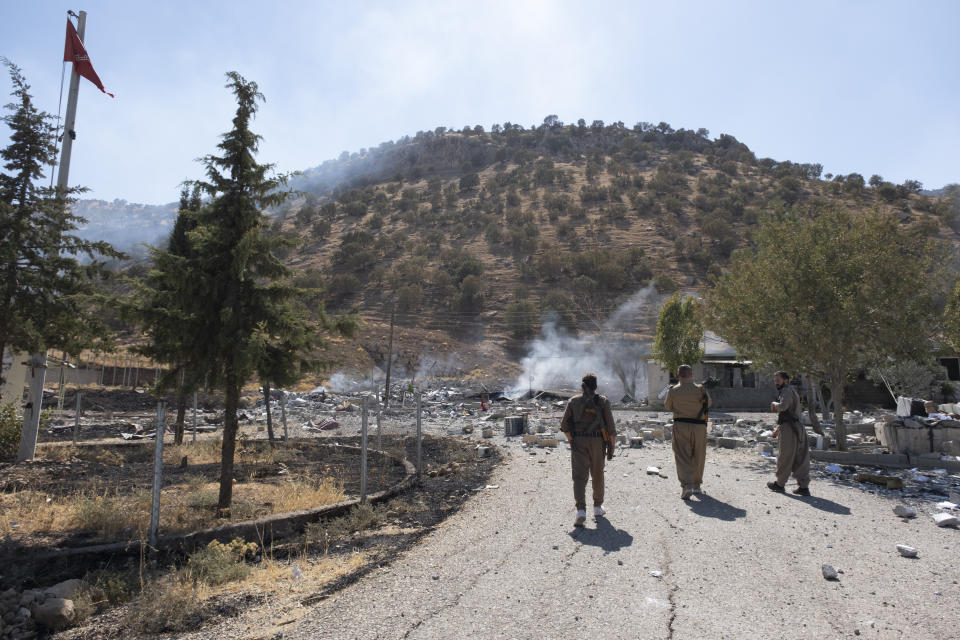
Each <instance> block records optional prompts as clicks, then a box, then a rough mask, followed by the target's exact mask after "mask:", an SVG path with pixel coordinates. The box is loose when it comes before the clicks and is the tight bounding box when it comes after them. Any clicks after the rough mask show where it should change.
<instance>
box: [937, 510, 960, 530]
mask: <svg viewBox="0 0 960 640" xmlns="http://www.w3.org/2000/svg"><path fill="white" fill-rule="evenodd" d="M933 521H934V522H936V523H937V526H938V527H955V526H957V525H958V524H960V518H957V516H954V515H951V514H949V513H935V514H933Z"/></svg>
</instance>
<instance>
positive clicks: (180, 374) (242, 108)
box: [141, 72, 316, 517]
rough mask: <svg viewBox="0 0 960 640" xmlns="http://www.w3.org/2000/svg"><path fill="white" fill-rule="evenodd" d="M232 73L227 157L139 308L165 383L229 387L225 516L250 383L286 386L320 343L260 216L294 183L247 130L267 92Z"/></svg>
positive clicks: (209, 165) (216, 160) (208, 160)
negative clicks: (262, 379)
mask: <svg viewBox="0 0 960 640" xmlns="http://www.w3.org/2000/svg"><path fill="white" fill-rule="evenodd" d="M227 77H228V79H229V82H228V84H227V87H228V88H230V89H232V91H233V93H234V94H235V96H236V100H237V111H236V116H235V117H234V119H233V129H231V130H230V131H229V132H228V133H226V134H224V135H223V138H222V141H221V142H220V144H219V145H218V148H219V149H220V152H221V154H220V155H210V156H207V157H205V158H204V159H203V164H204V166H205V168H206V176H207V180H206V181H198V182H196V183H195V185H196V187H197V188H198V189H199V191H200V193H201V194H202V195H204V196H206V199H205V201H204V202H202V203H201V204H200V206H199V207H198V209H197V210H196V211H191V210H190V207H189V206H188V207H187V210H186V211H185V212H182V213H184V217H183V220H182V221H181V222H182V224H181V225H179V227H178V229H177V230H175V232H174V233H173V234H172V236H171V242H170V247H168V249H167V250H166V251H155V259H156V268H155V270H154V272H153V273H152V274H151V277H150V279H149V282H148V285H149V288H150V292H149V295H148V296H146V298H145V299H144V301H143V304H142V308H141V314H142V315H141V317H142V319H143V320H144V326H145V332H146V333H147V334H148V336H149V337H150V344H149V345H148V346H147V347H146V348H145V349H144V352H145V353H146V354H148V355H150V356H152V357H154V358H156V359H158V360H160V361H163V362H167V363H170V364H171V367H170V371H169V373H168V374H167V375H166V377H165V378H164V380H163V383H164V384H165V385H166V386H173V385H174V384H176V383H177V381H178V380H179V379H183V380H184V382H183V384H184V386H185V387H187V388H196V387H198V386H199V385H201V384H203V382H204V381H205V380H206V381H207V383H208V384H209V385H210V386H212V387H215V388H220V389H222V390H223V391H224V395H225V405H226V411H225V416H224V429H223V448H222V455H221V472H220V496H219V501H218V505H217V507H218V512H219V514H220V515H221V516H224V517H228V516H229V514H230V504H231V501H232V495H233V492H232V490H233V463H234V450H235V444H236V435H237V428H238V423H237V407H238V404H239V400H240V391H241V389H242V388H243V385H244V384H245V383H246V382H247V381H248V380H250V379H251V378H252V377H253V375H254V374H256V373H258V372H261V373H264V374H266V375H267V376H268V377H270V378H271V379H272V380H277V381H279V382H282V383H285V382H287V380H288V379H287V378H286V377H284V376H286V375H287V374H290V375H293V372H297V371H299V367H297V365H298V364H300V363H301V362H302V361H304V360H306V359H307V357H306V356H305V355H304V354H307V353H309V351H310V350H311V349H312V347H313V346H314V345H315V343H316V337H315V336H316V328H315V327H312V326H310V324H309V323H308V319H307V317H306V314H305V313H304V309H303V308H302V307H301V306H299V305H298V304H297V302H296V300H295V298H296V295H297V293H298V291H299V290H298V289H296V288H295V287H293V286H291V285H290V284H288V275H289V273H288V269H287V268H286V267H285V266H284V265H283V264H281V263H280V261H279V260H278V258H277V257H276V255H275V254H274V250H276V249H279V248H280V247H281V245H282V244H283V243H284V242H285V241H284V240H282V239H279V238H276V237H271V236H267V235H265V234H264V233H263V230H264V228H265V225H266V224H267V217H266V216H265V215H264V214H263V213H262V211H263V210H264V209H265V208H267V207H270V206H275V205H278V204H280V203H281V202H283V201H284V199H285V198H286V197H287V195H288V194H289V192H286V191H281V187H283V185H284V184H285V182H286V177H285V176H278V177H268V175H269V174H271V172H272V165H268V164H259V163H257V162H256V160H255V158H254V154H255V153H256V152H257V148H258V146H259V142H260V136H258V135H256V134H254V133H253V132H252V131H250V127H249V125H250V121H251V120H252V118H253V116H254V114H255V113H256V110H257V102H258V101H259V100H262V99H263V96H262V95H261V94H260V93H259V92H258V91H257V85H256V83H254V82H248V81H246V80H245V79H244V78H242V77H241V76H240V75H239V74H237V73H235V72H231V73H228V74H227ZM193 225H195V226H193ZM190 227H193V228H192V229H191V228H190ZM184 240H185V241H184ZM281 374H282V375H281Z"/></svg>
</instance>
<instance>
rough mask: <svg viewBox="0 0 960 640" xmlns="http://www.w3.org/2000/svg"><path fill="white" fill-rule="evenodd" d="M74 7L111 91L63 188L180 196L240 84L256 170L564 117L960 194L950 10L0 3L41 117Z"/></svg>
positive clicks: (1, 133) (96, 99)
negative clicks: (250, 101)
mask: <svg viewBox="0 0 960 640" xmlns="http://www.w3.org/2000/svg"><path fill="white" fill-rule="evenodd" d="M266 7H269V8H266ZM67 9H74V10H75V11H79V10H80V9H83V10H85V11H87V14H88V15H87V29H86V37H85V41H86V45H87V50H88V52H89V53H90V56H91V59H92V60H93V64H94V67H95V68H96V70H97V72H98V73H99V75H100V78H101V79H102V80H103V83H104V85H105V87H106V89H107V91H111V92H113V93H115V94H116V96H117V97H116V99H115V100H111V99H110V98H109V97H107V96H104V95H103V94H101V93H100V92H99V91H98V90H97V89H96V88H95V87H93V85H91V84H90V83H89V82H87V81H85V80H82V81H81V91H80V101H79V109H78V114H77V132H78V138H77V141H76V143H75V144H74V150H73V161H72V163H71V170H70V183H71V184H73V185H83V186H86V187H88V188H89V189H90V192H89V193H88V194H87V196H86V197H94V198H100V199H104V200H113V199H115V198H121V199H125V200H128V201H130V202H142V203H148V204H160V203H165V202H171V201H174V200H176V198H177V195H178V185H179V183H180V182H181V181H183V180H185V179H194V178H198V177H200V176H201V167H200V165H199V164H198V163H196V162H195V159H196V158H198V157H201V156H203V155H206V154H209V153H212V152H214V151H215V150H216V144H217V142H218V141H219V136H220V134H222V133H223V132H225V131H227V130H228V129H229V128H230V119H231V117H232V113H233V108H234V103H233V101H232V96H231V94H230V93H229V92H228V90H226V89H225V88H224V86H223V85H224V84H225V78H224V73H225V72H227V71H231V70H234V71H237V72H239V73H240V74H241V75H243V76H245V77H246V78H247V79H249V80H254V81H256V82H257V83H258V84H259V86H260V90H261V91H262V92H263V93H264V95H265V96H266V102H265V103H264V104H263V105H262V106H261V109H260V113H259V114H258V116H257V119H256V121H255V122H254V129H255V130H256V132H257V133H260V134H261V135H262V136H263V137H264V140H263V143H262V146H261V153H260V155H259V159H260V160H261V161H262V162H273V163H276V164H277V167H278V169H280V170H282V171H293V170H297V169H306V168H309V167H313V166H316V165H318V164H320V163H321V162H323V161H324V160H327V159H330V158H335V157H336V156H338V155H339V154H340V152H341V151H344V150H347V151H357V150H360V149H361V148H365V147H373V146H376V145H378V144H379V143H381V142H383V141H385V140H395V139H397V138H399V137H401V136H403V135H413V134H415V133H416V132H417V131H419V130H428V129H434V128H436V127H437V126H446V127H456V128H458V129H459V128H462V127H463V126H464V125H471V126H473V125H476V124H481V125H483V126H484V127H485V128H487V129H489V127H490V125H491V124H493V123H503V122H505V121H510V122H515V123H521V124H523V125H524V126H526V127H529V126H531V125H534V124H539V123H540V122H542V121H543V118H544V116H546V115H548V114H557V115H558V116H559V117H560V119H561V120H562V121H564V122H575V121H576V120H577V119H579V118H584V119H586V120H587V121H588V122H590V121H592V120H596V119H600V120H604V121H605V122H614V121H618V120H622V121H623V122H624V123H626V124H627V125H628V126H632V125H633V124H634V123H636V122H639V121H647V122H653V123H657V122H660V121H665V122H668V123H669V124H670V125H672V126H673V127H674V128H681V127H683V128H688V129H697V128H700V127H705V128H707V129H708V130H709V131H710V136H711V137H717V136H719V135H720V134H721V133H728V134H731V135H734V136H736V137H737V138H738V139H739V140H741V141H742V142H744V143H746V144H747V145H748V146H749V147H750V148H751V149H752V150H753V151H754V152H755V153H756V154H757V155H758V156H759V157H764V156H769V157H772V158H775V159H777V160H791V161H794V162H819V163H822V164H823V165H824V171H825V172H832V173H850V172H854V171H856V172H858V173H861V174H863V175H864V176H865V177H868V178H869V176H870V175H872V174H875V173H876V174H879V175H881V176H883V177H884V178H885V179H887V180H890V181H893V182H897V183H899V182H902V181H904V180H906V179H915V180H920V181H921V182H922V183H923V184H924V186H925V187H926V188H939V187H942V186H944V185H945V184H948V183H952V182H960V166H958V163H957V155H958V154H957V150H958V149H960V109H958V104H960V79H958V61H960V38H958V37H957V36H958V34H957V31H958V29H957V26H958V25H960V2H955V1H953V0H935V1H931V0H927V1H925V0H917V1H915V2H906V1H903V2H886V1H871V2H868V1H846V2H844V1H840V0H835V1H833V2H822V1H817V0H810V1H807V2H791V3H787V2H769V1H763V2H760V1H757V2H750V1H740V0H726V1H724V2H715V1H710V2H705V1H686V2H646V1H641V0H636V1H633V2H612V1H611V2H604V1H602V0H601V1H590V2H586V1H585V2H574V1H557V2H546V1H530V2H525V1H523V0H512V1H501V0H493V1H481V0H473V1H459V0H446V1H443V2H440V1H436V2H421V1H402V2H401V1H395V2H379V1H369V2H322V1H315V2H305V1H293V0H289V1H285V0H277V1H276V2H274V3H271V4H268V3H265V2H262V1H260V2H252V1H246V0H236V1H233V2H220V1H204V0H194V1H192V2H184V1H181V0H167V1H164V2H153V3H147V2H140V1H137V0H126V1H112V0H102V1H94V0H89V1H87V2H86V3H85V4H83V5H73V4H70V3H66V2H62V1H60V0H38V1H36V2H24V1H23V0H0V56H5V57H7V58H9V59H10V60H11V61H13V62H14V63H15V64H17V65H18V66H20V67H21V68H22V70H23V73H24V75H25V76H26V78H27V80H28V82H29V83H30V84H31V86H32V92H33V95H34V99H35V101H36V103H37V105H38V107H39V108H41V109H43V110H46V111H48V112H51V113H56V112H57V108H58V99H59V92H60V77H61V68H62V64H61V58H62V52H63V41H64V32H65V26H66V11H67ZM4 80H6V76H5V77H4ZM3 90H4V93H5V94H8V93H9V91H10V84H9V81H6V82H5V83H4V85H3ZM5 102H6V101H5ZM64 108H65V98H64ZM6 144H7V132H6V129H5V127H4V126H3V125H0V145H4V146H5V145H6Z"/></svg>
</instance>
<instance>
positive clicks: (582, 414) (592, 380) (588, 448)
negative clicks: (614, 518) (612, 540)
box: [560, 373, 617, 527]
mask: <svg viewBox="0 0 960 640" xmlns="http://www.w3.org/2000/svg"><path fill="white" fill-rule="evenodd" d="M582 382H583V384H581V385H580V388H581V389H582V390H583V393H582V394H580V395H579V396H574V397H572V398H570V401H569V402H567V408H566V410H565V411H564V412H563V419H562V420H561V421H560V431H562V432H563V433H564V435H566V436H567V441H568V442H569V443H570V462H571V467H572V469H573V500H574V502H575V503H576V507H577V517H576V519H575V520H574V521H573V526H575V527H582V526H583V525H584V522H586V520H587V498H586V493H587V478H588V477H590V478H592V481H591V482H592V485H593V517H594V518H599V517H601V516H603V515H604V514H605V513H606V512H605V511H604V509H603V467H604V456H605V455H606V456H607V457H608V458H613V443H614V440H615V437H616V435H617V431H616V426H615V425H614V423H613V411H611V410H610V401H609V400H607V399H606V398H605V397H604V396H601V395H599V394H598V393H597V376H595V375H594V374H592V373H588V374H587V375H585V376H583V380H582ZM604 432H605V433H606V442H607V443H608V446H609V449H608V450H607V451H606V452H604Z"/></svg>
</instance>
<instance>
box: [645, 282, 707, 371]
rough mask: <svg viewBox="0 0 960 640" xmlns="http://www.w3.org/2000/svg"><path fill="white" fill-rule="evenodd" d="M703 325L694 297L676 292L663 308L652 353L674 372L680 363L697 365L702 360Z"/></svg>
mask: <svg viewBox="0 0 960 640" xmlns="http://www.w3.org/2000/svg"><path fill="white" fill-rule="evenodd" d="M702 341H703V324H702V322H701V321H700V318H699V317H698V313H697V302H696V301H695V300H694V299H693V298H687V299H686V300H684V299H683V296H681V295H680V292H677V293H674V294H673V295H672V296H670V298H668V299H667V301H666V302H665V303H664V304H663V306H662V307H661V308H660V317H659V319H658V320H657V335H656V337H655V338H654V340H653V348H652V349H651V355H653V357H654V358H656V359H657V360H658V361H659V362H660V364H662V365H663V366H664V368H666V369H667V370H668V371H670V372H671V373H675V372H676V370H677V367H679V366H680V365H681V364H689V365H691V366H692V365H694V364H696V363H698V362H700V360H702V359H703V347H702V346H701V342H702Z"/></svg>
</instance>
